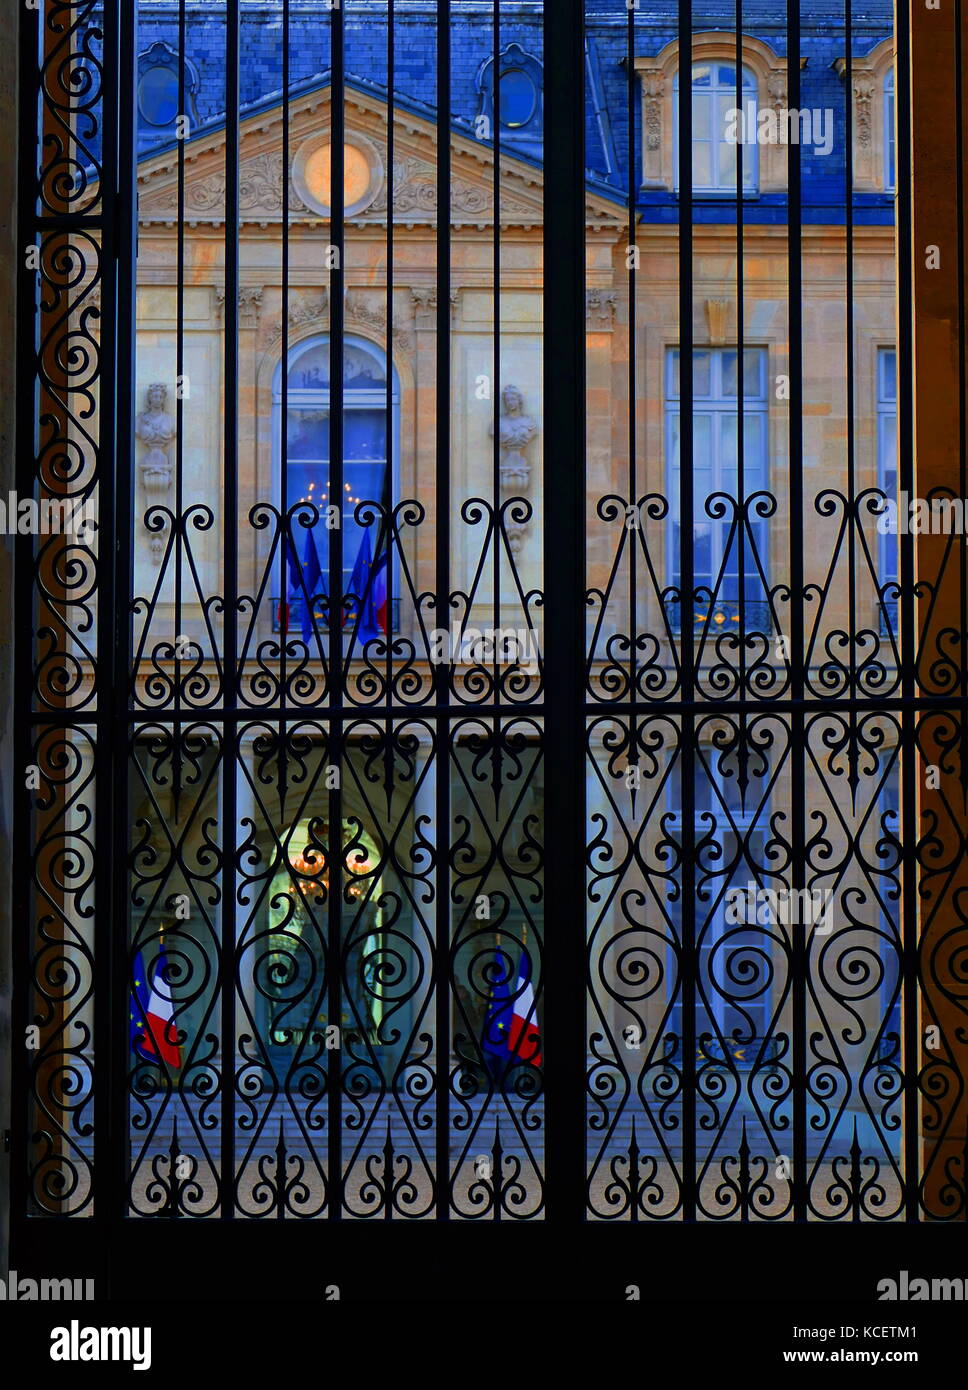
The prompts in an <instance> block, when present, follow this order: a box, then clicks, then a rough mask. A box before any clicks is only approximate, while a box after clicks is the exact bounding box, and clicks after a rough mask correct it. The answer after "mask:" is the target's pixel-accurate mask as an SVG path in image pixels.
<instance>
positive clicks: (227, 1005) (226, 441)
mask: <svg viewBox="0 0 968 1390" xmlns="http://www.w3.org/2000/svg"><path fill="white" fill-rule="evenodd" d="M226 24H227V31H226V35H225V308H224V315H225V391H224V402H223V411H224V416H225V419H224V437H223V450H222V453H223V465H222V466H223V482H222V495H223V508H224V510H223V514H222V521H223V538H224V555H225V558H224V562H223V564H224V569H223V575H224V590H225V615H224V620H223V629H222V631H223V643H224V656H223V663H222V665H223V674H222V682H223V685H222V706H223V709H224V711H225V714H226V715H227V716H228V717H227V718H226V719H225V720H223V724H222V788H223V798H224V811H223V816H222V842H223V846H224V847H225V850H226V852H225V853H224V854H223V861H222V959H221V968H220V978H219V987H220V989H221V1004H222V1009H221V1028H222V1097H221V1100H222V1107H221V1124H222V1135H221V1138H222V1147H221V1165H220V1169H221V1198H222V1212H221V1214H222V1217H223V1219H228V1220H230V1219H231V1218H232V1217H234V1215H235V1171H234V1169H235V979H236V955H237V948H236V920H235V919H236V901H235V893H236V886H235V885H236V872H237V865H236V854H237V844H236V840H237V826H238V813H237V791H238V788H237V783H236V778H237V775H238V739H239V726H238V723H237V721H236V720H235V719H234V718H233V717H232V716H233V715H234V714H235V712H236V711H237V709H238V705H239V691H238V666H237V652H238V587H239V556H238V543H239V542H238V531H239V449H238V442H239V144H240V130H239V58H240V45H241V17H240V0H228V9H227V12H226Z"/></svg>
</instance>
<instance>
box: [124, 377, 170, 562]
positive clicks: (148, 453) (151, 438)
mask: <svg viewBox="0 0 968 1390" xmlns="http://www.w3.org/2000/svg"><path fill="white" fill-rule="evenodd" d="M167 402H168V387H167V386H165V385H164V384H163V383H162V382H160V381H155V382H152V384H151V385H150V386H149V387H148V392H147V400H146V405H147V409H146V410H143V411H142V412H141V414H140V415H139V416H138V418H137V419H136V420H135V424H134V432H135V435H136V436H137V438H138V439H139V440H140V441H141V443H142V444H143V445H144V448H145V453H144V457H143V458H142V459H141V462H140V464H139V467H140V469H141V481H142V483H143V484H144V488H145V492H146V493H147V494H148V499H149V506H150V505H151V503H152V502H157V501H161V500H162V498H163V497H165V496H166V495H167V493H168V491H169V489H170V488H171V475H172V462H171V457H170V454H169V450H170V449H171V445H172V441H173V440H174V438H175V433H176V426H175V420H174V417H173V416H171V415H169V414H168V412H167V411H166V409H165V406H166V404H167ZM150 547H151V554H152V556H153V558H154V561H155V563H156V564H157V563H158V562H159V561H160V559H161V555H162V551H163V550H164V547H165V541H164V536H163V534H162V533H161V532H160V531H159V532H154V533H152V536H151V540H150Z"/></svg>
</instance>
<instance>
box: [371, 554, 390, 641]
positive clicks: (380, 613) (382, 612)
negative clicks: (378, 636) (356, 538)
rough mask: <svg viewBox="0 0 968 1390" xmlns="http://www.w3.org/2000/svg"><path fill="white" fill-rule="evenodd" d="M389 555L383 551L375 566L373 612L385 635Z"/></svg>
mask: <svg viewBox="0 0 968 1390" xmlns="http://www.w3.org/2000/svg"><path fill="white" fill-rule="evenodd" d="M387 554H388V552H387V551H386V550H381V551H380V553H379V555H378V556H377V557H376V561H375V563H374V565H373V612H374V615H375V617H376V623H377V627H378V628H379V629H380V631H381V632H383V633H385V632H386V631H387Z"/></svg>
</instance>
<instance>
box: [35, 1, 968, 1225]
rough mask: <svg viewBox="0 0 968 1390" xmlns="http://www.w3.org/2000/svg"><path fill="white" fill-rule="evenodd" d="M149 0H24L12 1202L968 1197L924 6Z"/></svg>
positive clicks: (144, 1205)
mask: <svg viewBox="0 0 968 1390" xmlns="http://www.w3.org/2000/svg"><path fill="white" fill-rule="evenodd" d="M152 8H153V7H151V6H144V7H142V10H143V13H141V14H139V13H138V7H136V6H132V5H129V4H126V3H122V0H105V2H104V3H101V4H97V3H94V0H73V2H71V3H69V2H68V0H46V3H45V4H44V5H43V8H42V11H41V12H40V14H39V15H31V14H27V15H26V17H23V16H22V55H23V56H22V72H21V77H22V91H23V119H22V129H21V149H22V160H21V170H22V176H23V182H22V190H21V195H20V227H21V239H22V242H23V244H24V245H25V246H27V247H36V248H37V252H36V256H35V257H34V258H33V259H31V258H30V257H28V259H27V262H26V265H25V269H24V271H23V273H22V295H21V304H20V361H21V366H22V377H21V382H20V385H19V388H18V389H19V420H20V425H19V446H20V447H19V477H18V492H19V495H20V496H21V497H22V498H25V499H34V500H36V501H38V502H44V501H51V500H56V501H58V502H59V501H60V500H61V499H64V500H67V501H69V502H70V503H71V504H74V503H79V502H84V503H88V504H90V505H91V507H92V508H93V515H94V516H95V517H96V523H95V524H94V525H93V526H92V527H91V528H89V529H88V531H87V532H86V533H85V534H83V535H79V534H78V533H77V531H76V530H69V529H68V530H67V531H64V530H61V531H60V532H58V533H54V534H38V535H30V534H22V535H21V536H20V537H19V538H18V541H17V546H18V551H17V556H18V562H17V564H18V578H17V595H16V604H17V614H18V632H19V653H18V664H17V685H16V690H17V710H16V718H17V748H18V754H17V759H18V767H22V768H24V769H26V787H25V789H24V790H22V791H21V792H20V793H19V795H20V796H21V797H22V805H21V807H20V813H19V814H18V817H17V824H16V841H15V857H16V862H17V863H20V864H27V863H30V864H31V865H32V872H31V877H30V880H29V882H27V881H24V882H22V883H21V886H20V888H19V890H18V900H17V903H16V920H17V921H18V922H19V923H20V924H21V929H20V932H19V935H18V946H17V960H16V974H17V980H18V989H19V994H18V1008H19V1013H18V1017H17V1030H15V1033H16V1035H17V1036H21V1035H24V1036H27V1037H28V1039H29V1041H28V1047H27V1049H26V1051H25V1052H24V1054H23V1055H22V1056H21V1057H19V1058H18V1060H17V1064H16V1067H15V1088H16V1104H17V1114H18V1116H19V1121H18V1123H19V1125H20V1129H19V1130H18V1132H17V1133H16V1134H15V1142H14V1153H15V1162H16V1167H15V1173H16V1189H15V1196H16V1214H17V1219H18V1221H19V1223H20V1224H19V1226H18V1230H19V1232H20V1235H19V1239H21V1241H23V1242H25V1243H26V1242H29V1239H30V1237H29V1236H28V1235H27V1231H28V1227H29V1226H30V1223H31V1222H33V1223H34V1229H36V1223H37V1222H38V1221H41V1220H42V1219H43V1218H45V1217H70V1218H71V1219H72V1220H76V1221H81V1220H85V1219H93V1220H95V1221H99V1220H102V1219H103V1220H104V1221H119V1220H122V1219H126V1218H141V1217H148V1216H153V1215H154V1216H160V1217H165V1218H190V1217H195V1218H214V1217H218V1218H220V1219H222V1220H223V1221H235V1222H242V1221H246V1222H249V1221H255V1220H258V1219H260V1218H265V1219H281V1220H289V1221H298V1220H299V1219H304V1218H315V1219H322V1220H325V1221H329V1222H336V1221H339V1220H343V1221H350V1220H354V1219H366V1218H377V1219H388V1218H389V1219H393V1220H394V1221H405V1220H408V1219H410V1220H418V1221H424V1222H438V1223H440V1222H447V1221H451V1222H454V1221H477V1222H499V1221H513V1222H523V1221H530V1222H539V1221H542V1220H543V1219H544V1218H545V1217H546V1216H547V1217H551V1218H557V1219H561V1220H566V1219H571V1220H575V1221H578V1220H582V1219H587V1220H590V1221H596V1220H597V1221H618V1222H628V1223H635V1222H645V1221H648V1222H652V1223H661V1222H670V1223H675V1222H681V1221H686V1222H691V1221H694V1220H697V1219H700V1220H738V1221H743V1222H748V1221H788V1220H796V1221H810V1220H814V1221H845V1222H852V1221H891V1220H903V1219H908V1220H919V1219H923V1218H925V1217H930V1218H933V1219H934V1218H942V1219H947V1220H958V1219H960V1220H964V1219H966V1216H968V1195H966V1194H968V1189H966V1181H965V1174H966V1159H968V1138H966V1131H965V1123H964V1117H965V1101H964V1066H963V1063H964V1048H965V1045H964V1037H965V1006H964V969H963V960H964V941H965V930H966V928H965V920H964V910H963V907H962V906H961V899H960V896H959V895H960V892H961V888H960V880H959V874H960V870H959V868H958V865H959V856H960V854H961V852H962V850H963V841H964V820H965V816H964V796H965V776H964V772H963V769H964V767H965V766H966V763H965V760H964V756H963V754H964V741H965V733H964V729H965V725H964V715H965V696H966V688H965V682H966V679H968V677H966V674H965V672H966V662H965V645H966V640H968V639H966V622H965V611H964V605H965V590H964V574H965V564H966V549H965V538H964V533H963V532H962V534H961V535H960V536H951V537H948V538H947V539H946V540H944V541H940V540H935V539H932V540H931V542H930V544H928V543H927V542H925V543H924V544H922V543H921V542H920V541H916V538H915V537H914V536H913V535H912V534H910V532H908V533H903V532H902V533H901V534H899V535H898V536H897V538H896V545H895V547H894V550H893V551H890V553H889V551H888V549H886V548H885V546H884V545H883V544H882V543H881V541H880V539H879V536H880V534H881V533H880V532H879V530H878V520H879V518H880V516H881V515H882V514H883V513H884V505H885V499H886V498H888V497H889V496H890V488H889V487H887V486H885V482H884V476H885V475H884V474H883V472H882V473H879V472H878V467H879V464H878V459H879V458H880V455H879V454H878V452H877V447H878V446H877V444H876V440H875V433H876V420H877V419H878V418H880V417H879V416H878V409H879V404H878V403H879V402H881V405H883V406H884V408H883V409H882V410H881V415H882V416H884V418H888V416H889V411H888V406H889V405H890V402H889V400H887V398H885V401H886V404H885V403H884V401H882V399H881V397H880V396H879V395H877V393H876V390H875V388H874V385H873V383H874V381H875V376H876V375H877V373H879V372H881V370H882V366H881V358H880V357H879V354H882V353H885V352H893V353H895V354H896V357H895V359H894V362H895V377H894V380H895V381H896V400H895V404H894V419H895V421H896V429H897V440H898V444H897V447H896V456H895V462H894V464H893V467H894V472H893V474H892V475H891V476H892V479H893V480H894V481H893V482H892V483H891V484H890V487H894V486H897V487H899V489H900V491H901V493H902V494H905V495H907V496H914V495H915V494H916V492H917V486H916V479H915V473H914V464H913V418H914V417H913V400H912V395H911V386H910V381H911V363H912V341H911V329H910V319H911V281H910V269H909V259H906V257H908V258H909V253H910V237H911V223H910V209H909V207H908V204H907V203H906V201H905V199H904V198H903V197H902V198H898V199H897V200H895V197H894V194H893V191H892V190H893V188H894V186H895V185H896V187H897V188H899V189H902V190H903V189H905V188H907V187H909V185H910V180H911V152H910V148H909V140H908V131H909V112H910V103H909V91H908V69H907V66H906V57H905V55H906V54H907V52H908V48H907V45H908V43H909V36H908V33H907V28H906V26H907V20H906V18H905V17H904V15H903V13H902V11H901V10H900V9H899V11H898V15H899V20H898V24H899V28H898V31H897V33H896V34H895V32H894V28H893V22H894V21H893V14H892V12H891V11H890V10H889V9H888V8H887V7H884V11H883V14H882V15H881V17H880V19H878V17H877V14H875V13H874V10H876V8H877V7H873V8H872V7H864V15H863V18H857V19H855V17H854V14H853V12H852V9H851V6H850V4H849V0H848V3H847V4H846V6H842V7H839V8H838V7H835V6H831V7H829V12H828V11H826V10H825V11H824V12H823V13H822V14H820V13H819V12H818V11H817V7H813V6H811V7H804V8H803V11H802V12H801V6H800V4H799V3H798V0H788V3H787V5H786V8H785V12H784V13H777V14H773V15H770V16H766V15H765V14H764V13H763V12H762V7H758V6H753V5H752V4H751V3H749V0H748V3H747V8H746V11H744V7H743V0H737V4H736V8H735V14H734V16H733V19H732V22H731V23H730V24H729V25H728V26H726V27H724V26H723V24H722V22H721V17H720V18H717V19H715V21H714V19H713V18H711V17H710V15H708V14H706V13H705V11H704V9H703V7H702V6H701V5H700V4H699V2H698V0H696V2H695V3H690V0H678V3H677V5H675V6H672V5H670V6H669V7H667V9H666V10H662V7H661V6H651V7H645V6H642V7H639V6H638V5H637V4H632V5H629V6H627V5H626V4H625V3H624V2H623V3H618V0H609V2H608V3H606V0H586V3H585V4H584V6H582V5H581V4H578V3H572V0H567V3H565V0H556V3H555V5H554V6H551V5H549V6H546V7H542V6H540V5H534V4H528V5H525V4H513V3H510V0H508V2H507V3H504V4H498V3H494V4H493V5H488V6H480V5H464V4H462V3H459V0H440V3H438V4H436V5H427V4H418V3H414V4H412V5H408V4H404V3H397V4H394V3H393V0H389V3H387V2H386V0H384V3H382V4H380V3H376V2H375V0H374V2H373V3H370V0H367V3H365V4H364V3H358V4H357V3H347V4H343V5H335V6H334V7H333V8H329V7H328V6H323V5H319V6H316V7H313V6H307V5H304V4H298V3H296V0H279V4H278V5H277V7H276V10H277V14H276V18H275V22H274V23H273V24H272V25H271V26H269V27H266V25H265V23H264V16H262V18H261V19H259V18H258V17H255V18H253V16H252V15H250V14H249V13H248V9H249V7H248V6H247V5H245V4H244V3H240V0H223V3H221V4H214V3H213V4H212V5H210V6H209V7H208V10H209V11H210V14H209V15H208V28H207V42H208V43H209V45H210V48H209V50H208V51H207V55H206V61H205V63H200V61H199V54H198V52H197V50H196V49H195V47H194V45H195V43H196V39H197V33H196V30H195V28H194V27H193V26H194V25H195V23H196V19H197V16H196V15H195V13H194V8H193V7H190V6H188V5H187V4H186V0H178V3H173V4H172V5H171V6H169V7H168V10H169V11H170V13H169V14H167V17H166V19H165V24H166V25H167V27H166V28H165V30H164V33H162V32H161V30H160V29H159V27H158V25H159V21H158V18H157V16H156V15H154V14H152V13H150V11H151V10H152ZM262 8H263V9H265V7H264V6H263V7H262ZM310 11H312V15H311V19H312V24H313V29H314V33H315V38H314V42H315V43H316V45H317V48H316V49H315V50H314V51H313V53H312V54H311V55H309V56H308V57H307V55H306V54H305V53H304V51H303V38H304V36H305V32H306V31H305V27H304V26H305V24H306V22H307V15H308V14H309V12H310ZM660 11H661V13H660ZM717 13H718V12H717ZM260 25H261V26H262V27H261V28H260V27H259V26H260ZM213 34H215V36H216V37H215V40H214V43H215V47H214V49H212V48H211V44H212V35H213ZM418 49H419V51H420V52H422V53H423V54H424V60H425V67H424V70H423V71H422V73H421V75H420V76H419V79H418V77H416V76H414V73H415V71H416V69H415V68H414V66H413V62H412V61H411V58H412V54H413V53H415V52H417V51H418ZM471 49H473V51H474V52H475V53H476V67H475V65H473V64H471V65H470V66H469V59H468V53H469V52H470V51H471ZM895 49H896V52H897V55H898V62H897V66H896V70H895V66H894V52H895ZM821 53H822V54H826V55H827V56H828V57H829V58H830V61H829V62H825V63H824V64H823V74H822V76H823V80H822V82H821V81H820V78H819V77H817V78H816V80H815V74H817V73H819V72H820V68H821V64H820V62H819V61H818V62H817V63H816V64H815V65H813V64H810V65H807V66H804V64H805V62H806V59H807V56H808V54H821ZM166 55H167V56H166ZM216 58H217V61H216ZM166 64H167V66H166ZM256 69H258V70H259V72H260V73H261V74H262V77H261V78H260V80H261V83H262V85H261V87H259V88H256V87H255V86H254V85H253V83H254V78H253V73H254V72H255V71H256ZM468 72H476V78H475V79H474V81H475V82H476V86H475V88H474V92H473V93H472V94H471V97H470V98H469V97H468V92H469V90H470V88H469V83H470V79H469V78H468V77H467V73H468ZM166 73H167V74H168V76H167V77H165V75H164V74H166ZM616 73H618V74H619V76H618V77H616ZM684 73H685V74H690V73H691V79H690V88H691V98H692V99H691V100H690V101H687V100H680V99H679V93H681V92H682V91H683V90H684V86H685V82H684V80H682V79H681V78H680V74H684ZM159 74H161V75H160V76H159ZM889 75H890V76H891V86H890V102H891V105H890V112H891V115H890V116H888V117H885V116H884V114H883V113H884V111H885V110H886V109H887V108H886V107H883V106H879V105H878V102H880V101H881V100H882V97H883V99H884V100H886V93H887V91H888V88H887V86H886V82H887V78H888V76H889ZM166 83H167V86H166ZM878 84H880V85H878ZM731 87H732V89H733V95H734V97H735V102H734V103H732V97H731V96H730V89H731ZM750 91H753V92H754V95H753V97H752V98H750V97H749V92H750ZM616 93H618V97H619V99H618V100H616ZM720 99H722V100H720ZM727 100H729V101H730V102H731V103H732V104H734V105H735V108H736V109H737V110H739V111H740V112H743V111H744V108H745V107H746V104H747V102H748V100H751V101H752V107H753V111H754V114H756V113H759V114H765V115H766V116H768V117H769V116H772V117H773V118H774V120H775V121H777V120H779V121H782V120H783V119H784V117H783V112H785V111H788V110H793V111H794V113H797V112H799V111H801V110H809V111H813V110H814V108H815V107H816V108H817V109H818V110H821V109H822V110H827V109H828V108H829V118H830V121H831V130H832V145H833V148H834V149H835V150H837V151H839V154H837V155H835V156H834V157H833V158H832V160H831V163H830V166H829V168H830V170H831V172H830V173H829V174H827V173H826V172H825V171H826V167H827V166H825V165H823V164H822V162H821V161H822V156H820V155H818V153H817V143H818V142H815V143H814V145H813V146H812V147H810V148H809V149H808V148H806V147H805V146H804V145H803V144H801V143H799V142H797V141H794V140H789V141H787V142H782V143H781V142H779V137H777V139H776V140H775V141H774V142H773V143H772V144H771V143H769V142H766V143H762V144H758V143H755V142H752V143H742V141H740V142H739V143H732V144H730V143H729V142H728V141H725V140H724V139H723V138H722V136H721V134H718V133H716V131H713V130H712V122H713V121H714V119H715V120H718V119H719V118H720V116H721V114H722V112H723V111H724V110H725V106H724V105H723V103H724V102H726V101H727ZM895 101H896V108H897V113H898V115H897V118H896V129H897V138H896V142H895V140H894V129H895V126H894V120H895V117H894V115H893V112H894V103H895ZM717 102H718V103H719V105H717V104H716V103H717ZM469 103H470V104H469ZM186 113H187V114H186ZM818 119H819V118H818ZM180 122H184V126H183V127H181V126H180V125H179V123H180ZM878 122H880V124H878ZM774 128H775V127H774ZM800 129H801V130H802V127H801V128H800ZM878 132H879V133H878ZM700 166H701V167H700ZM895 170H896V172H895ZM958 196H959V200H960V197H961V190H960V188H959V193H958ZM961 206H962V204H961V202H960V201H959V203H958V207H959V210H960V209H961ZM959 215H960V212H959ZM895 223H896V225H895ZM895 237H896V239H897V248H898V250H897V252H895ZM895 293H897V305H898V309H897V314H896V316H895ZM884 360H885V362H886V360H887V359H884ZM300 362H301V363H302V365H301V366H299V367H298V375H297V374H296V368H297V364H298V363H300ZM883 370H884V371H885V372H886V371H887V370H888V368H887V367H886V366H885V367H884V368H883ZM877 379H878V380H880V378H879V377H878V378H877ZM670 382H674V390H673V389H672V388H671V387H670V385H669V383H670ZM872 391H873V392H874V394H871V393H872ZM949 481H950V483H951V488H952V492H953V494H954V495H957V496H964V495H965V492H966V488H965V469H964V455H963V452H962V455H961V465H960V475H959V477H958V479H957V488H958V489H960V491H956V490H955V480H954V479H953V478H952V479H949ZM344 494H346V497H347V498H348V499H349V500H348V501H347V500H346V499H345V498H344ZM334 499H336V500H335V501H334ZM892 500H893V499H892ZM334 513H335V520H334ZM683 519H685V521H684V520H683ZM330 523H333V524H330ZM952 586H953V587H952ZM952 594H954V598H952ZM331 595H338V596H339V597H338V599H337V600H336V601H331V599H330V596H331ZM387 615H389V617H388V616H387ZM932 773H934V776H933V777H932V775H931V774H932ZM932 1029H933V1030H934V1032H932V1031H931V1030H932ZM926 1039H927V1041H926ZM926 1049H927V1050H926Z"/></svg>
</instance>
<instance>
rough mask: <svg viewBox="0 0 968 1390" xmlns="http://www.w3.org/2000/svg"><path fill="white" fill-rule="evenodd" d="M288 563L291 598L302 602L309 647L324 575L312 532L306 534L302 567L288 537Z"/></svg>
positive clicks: (304, 639)
mask: <svg viewBox="0 0 968 1390" xmlns="http://www.w3.org/2000/svg"><path fill="white" fill-rule="evenodd" d="M286 563H287V564H288V566H289V597H290V599H294V598H298V599H301V600H302V609H301V611H302V637H303V641H304V642H305V643H306V645H307V647H308V646H309V639H310V637H311V636H312V631H313V606H314V603H313V601H314V599H315V598H316V596H317V589H318V587H319V581H320V579H321V578H322V575H323V569H322V566H321V565H320V563H319V551H318V550H317V549H316V541H315V539H314V538H313V533H312V530H307V532H306V544H305V546H304V547H303V558H302V564H301V565H300V563H299V561H298V560H297V559H296V552H295V549H294V548H293V544H292V541H290V540H289V538H288V536H287V537H286Z"/></svg>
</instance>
